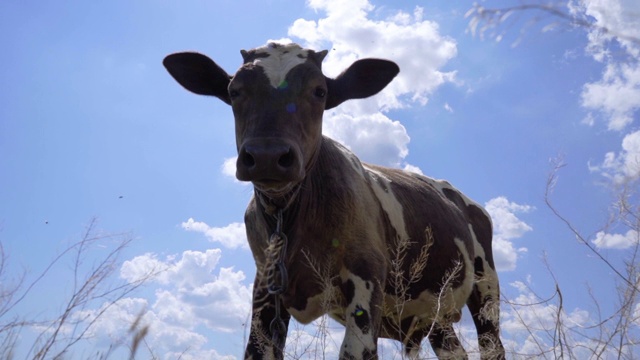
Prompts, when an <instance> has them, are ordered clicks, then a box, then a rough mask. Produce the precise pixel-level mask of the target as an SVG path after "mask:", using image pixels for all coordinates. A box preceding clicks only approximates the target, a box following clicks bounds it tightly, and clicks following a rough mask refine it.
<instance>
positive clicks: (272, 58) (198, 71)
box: [164, 44, 399, 197]
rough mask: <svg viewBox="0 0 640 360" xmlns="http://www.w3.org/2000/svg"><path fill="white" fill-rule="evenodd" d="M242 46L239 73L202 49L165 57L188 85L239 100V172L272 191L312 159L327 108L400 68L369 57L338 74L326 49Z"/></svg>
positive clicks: (299, 175) (286, 187)
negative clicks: (329, 73) (329, 72)
mask: <svg viewBox="0 0 640 360" xmlns="http://www.w3.org/2000/svg"><path fill="white" fill-rule="evenodd" d="M241 53H242V57H243V59H244V64H243V65H242V66H241V67H240V69H239V70H238V72H237V73H236V74H235V75H233V76H230V75H228V74H227V73H226V72H225V71H224V70H222V69H221V68H220V67H219V66H218V65H217V64H216V63H214V62H213V61H212V60H211V59H209V58H208V57H206V56H204V55H201V54H198V53H177V54H172V55H169V56H167V57H166V58H165V60H164V65H165V67H166V68H167V70H168V71H169V73H170V74H171V75H172V76H173V77H174V78H175V79H176V80H177V81H178V82H179V83H180V84H181V85H183V86H184V87H185V88H187V89H188V90H190V91H192V92H194V93H197V94H201V95H213V96H216V97H218V98H220V99H221V100H222V101H224V102H225V103H227V104H230V105H231V106H232V108H233V114H234V117H235V123H236V144H237V147H238V160H237V164H236V165H237V169H236V170H237V171H236V176H237V178H238V179H239V180H243V181H251V182H253V184H254V186H255V187H256V189H257V190H259V191H261V192H263V193H264V194H266V195H268V196H272V197H277V196H280V195H284V194H286V193H288V192H289V191H290V190H291V189H292V188H293V187H294V186H295V185H296V184H298V183H299V182H300V181H302V179H304V178H305V176H306V174H307V172H308V171H309V169H310V168H311V167H312V166H313V163H314V159H315V157H316V156H317V154H318V152H319V151H320V146H321V142H322V114H323V111H324V110H325V109H330V108H332V107H334V106H337V105H338V104H340V103H342V102H343V101H345V100H349V99H359V98H365V97H368V96H371V95H374V94H376V93H377V92H378V91H380V90H382V89H383V88H384V87H385V86H386V85H387V84H388V83H389V82H390V81H391V80H392V79H393V78H394V77H395V75H396V74H397V73H398V71H399V69H398V66H397V65H396V64H394V63H393V62H390V61H387V60H379V59H362V60H358V61H356V62H355V63H353V64H352V65H351V66H350V67H349V68H348V69H346V70H345V71H344V72H343V73H342V74H340V75H339V76H338V77H337V78H335V79H331V78H327V77H325V76H324V75H323V74H322V70H321V64H322V60H323V59H324V57H325V56H326V54H327V51H321V52H315V51H313V50H307V49H303V48H301V47H300V46H298V45H295V44H288V45H279V44H269V45H267V46H264V47H261V48H257V49H253V50H250V51H242V52H241Z"/></svg>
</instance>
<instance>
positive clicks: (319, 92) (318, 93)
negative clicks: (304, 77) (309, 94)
mask: <svg viewBox="0 0 640 360" xmlns="http://www.w3.org/2000/svg"><path fill="white" fill-rule="evenodd" d="M313 95H315V96H317V97H319V98H323V97H325V96H326V95H327V90H325V89H324V88H321V87H317V88H316V89H315V91H314V92H313Z"/></svg>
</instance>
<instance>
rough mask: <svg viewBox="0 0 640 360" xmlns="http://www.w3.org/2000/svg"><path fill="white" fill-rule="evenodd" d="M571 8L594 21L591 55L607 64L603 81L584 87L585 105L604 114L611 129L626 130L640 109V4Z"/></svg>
mask: <svg viewBox="0 0 640 360" xmlns="http://www.w3.org/2000/svg"><path fill="white" fill-rule="evenodd" d="M570 5H571V6H570V8H571V9H572V10H573V13H574V14H576V15H580V14H583V15H584V16H587V17H588V18H589V19H592V20H593V22H594V27H592V28H591V29H590V30H589V33H588V40H589V43H588V45H587V52H588V53H590V54H591V55H592V56H593V58H594V59H595V60H597V61H601V62H603V63H605V69H604V72H603V74H602V78H601V79H600V80H597V81H595V82H592V83H587V84H585V85H584V88H583V91H582V105H583V106H584V107H586V108H588V109H590V110H594V111H597V112H600V113H602V115H603V116H604V118H605V120H606V122H607V125H608V127H609V129H611V130H623V129H624V128H625V127H627V126H628V125H629V124H631V123H632V122H633V119H634V114H635V113H636V112H637V111H638V109H640V62H639V61H638V58H639V57H640V44H639V43H638V42H637V41H633V40H632V39H634V38H635V39H639V38H640V27H638V26H637V22H638V19H637V14H638V13H640V2H638V1H633V0H584V1H579V2H578V1H573V2H572V3H571V4H570ZM592 117H593V115H592V114H590V115H589V116H588V117H587V119H588V121H587V123H588V122H590V121H592Z"/></svg>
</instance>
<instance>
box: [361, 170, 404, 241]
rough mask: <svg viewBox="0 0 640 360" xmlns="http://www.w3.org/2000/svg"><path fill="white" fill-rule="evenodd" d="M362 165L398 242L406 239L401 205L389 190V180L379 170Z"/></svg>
mask: <svg viewBox="0 0 640 360" xmlns="http://www.w3.org/2000/svg"><path fill="white" fill-rule="evenodd" d="M363 166H364V168H365V170H366V171H367V172H369V175H370V176H371V179H372V181H371V188H372V189H373V193H374V194H375V195H376V197H377V198H378V200H379V201H380V205H382V209H383V210H384V212H385V213H386V214H387V217H388V218H389V222H390V223H391V226H393V228H394V229H395V231H396V234H398V239H397V241H398V243H401V242H403V241H408V240H409V234H408V233H407V227H406V225H405V222H404V211H403V207H402V204H400V201H398V198H396V196H395V195H394V194H393V191H392V190H391V180H390V179H389V178H388V177H386V176H385V175H384V174H382V173H381V172H378V171H376V170H373V169H371V168H370V167H367V166H366V165H363Z"/></svg>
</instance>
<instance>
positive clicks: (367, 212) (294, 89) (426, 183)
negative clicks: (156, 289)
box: [164, 43, 504, 359]
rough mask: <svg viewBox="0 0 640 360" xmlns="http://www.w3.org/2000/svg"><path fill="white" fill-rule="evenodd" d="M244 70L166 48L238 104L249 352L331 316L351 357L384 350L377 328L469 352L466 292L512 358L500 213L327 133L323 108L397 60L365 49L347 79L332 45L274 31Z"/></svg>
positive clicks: (194, 85) (356, 92) (412, 341)
mask: <svg viewBox="0 0 640 360" xmlns="http://www.w3.org/2000/svg"><path fill="white" fill-rule="evenodd" d="M241 54H242V58H243V60H244V62H243V64H242V66H241V67H240V69H239V70H238V71H237V72H236V73H235V75H229V74H227V73H226V72H225V71H224V70H223V69H222V68H220V67H219V66H218V65H217V64H216V63H215V62H213V61H212V60H211V59H209V58H208V57H206V56H204V55H201V54H198V53H176V54H172V55H169V56H167V57H166V58H165V60H164V65H165V67H166V68H167V70H168V71H169V73H170V74H171V75H172V76H173V77H174V78H175V80H177V81H178V82H179V83H180V84H181V85H182V86H184V87H185V88H186V89H187V90H190V91H192V92H194V93H196V94H201V95H212V96H215V97H217V98H219V99H220V100H222V101H224V102H225V103H227V104H229V105H231V107H232V109H233V114H234V118H235V129H236V144H237V150H238V160H237V164H236V166H237V172H236V176H237V178H238V179H239V180H243V181H251V182H252V183H253V186H254V191H255V193H254V196H253V198H252V199H251V201H250V202H249V205H248V208H247V211H246V213H245V224H246V228H247V238H248V241H249V245H250V247H251V251H252V253H253V257H254V259H255V263H256V267H257V274H256V278H255V284H254V288H253V318H252V322H251V332H250V336H249V341H248V344H247V348H246V352H245V358H247V359H263V358H268V359H272V358H277V359H282V358H283V355H284V354H283V349H284V345H285V340H286V332H287V327H288V323H289V319H290V317H291V316H293V317H294V318H295V319H296V320H298V321H299V322H301V323H309V322H311V321H313V320H314V319H317V318H318V317H320V316H322V315H323V314H327V313H328V314H329V315H330V316H331V317H332V318H334V319H335V320H337V321H338V322H340V323H341V324H343V325H344V326H345V328H346V332H345V337H344V341H343V343H342V346H341V349H340V359H377V357H378V355H377V339H378V338H379V337H384V338H390V339H395V340H399V341H401V342H402V343H403V344H404V347H405V351H406V352H407V354H409V355H410V356H411V357H412V358H415V357H416V356H417V354H418V351H419V346H420V343H421V341H422V340H423V339H424V338H425V337H427V338H428V339H429V342H430V343H431V346H432V347H433V350H434V352H435V353H436V355H437V356H438V358H441V359H443V358H466V353H465V351H464V349H463V348H462V346H461V344H460V341H459V340H458V338H457V337H456V335H455V333H454V331H453V327H452V323H453V322H457V321H459V320H460V317H461V309H462V308H463V307H464V305H465V304H466V305H467V306H468V308H469V310H470V312H471V315H472V316H473V320H474V323H475V326H476V329H477V333H478V340H479V345H480V353H481V356H482V358H504V349H503V347H502V344H501V342H500V337H499V326H498V322H499V297H500V291H499V286H498V277H497V274H496V271H495V267H494V263H493V255H492V251H491V236H492V229H491V220H490V218H489V216H488V215H487V213H486V212H485V211H484V210H483V209H482V207H481V206H480V205H478V204H476V203H475V202H473V201H471V200H470V199H468V198H467V197H466V196H464V195H463V194H462V193H460V192H459V191H458V190H456V189H455V188H454V187H452V186H451V185H450V184H449V183H447V182H445V181H439V180H434V179H431V178H428V177H425V176H421V175H417V174H413V173H410V172H407V171H402V170H397V169H390V168H385V167H380V166H376V165H369V164H365V163H362V162H360V160H359V159H358V158H357V157H356V156H355V155H354V154H353V153H351V152H350V151H349V150H348V149H346V148H345V147H344V146H342V145H341V144H339V143H337V142H336V141H334V140H332V139H330V138H328V137H326V136H323V135H322V116H323V112H324V111H325V110H327V109H331V108H333V107H335V106H337V105H339V104H340V103H342V102H344V101H346V100H349V99H359V98H366V97H369V96H372V95H374V94H376V93H378V92H379V91H380V90H382V89H383V88H384V87H385V86H386V85H387V84H388V83H389V82H390V81H391V80H392V79H393V78H394V77H395V76H396V75H397V74H398V72H399V68H398V66H397V65H396V64H395V63H393V62H391V61H387V60H380V59H362V60H358V61H356V62H355V63H353V64H352V65H351V66H350V67H349V68H347V69H346V70H345V71H344V72H343V73H342V74H340V75H338V76H337V77H336V78H335V79H332V78H328V77H325V76H324V75H323V74H322V70H321V67H322V60H323V59H324V57H325V56H326V55H327V51H326V50H325V51H320V52H315V51H313V50H308V49H303V48H301V47H300V46H298V45H295V44H287V45H282V44H275V43H270V44H268V45H266V46H264V47H260V48H257V49H253V50H250V51H244V50H242V51H241Z"/></svg>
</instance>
